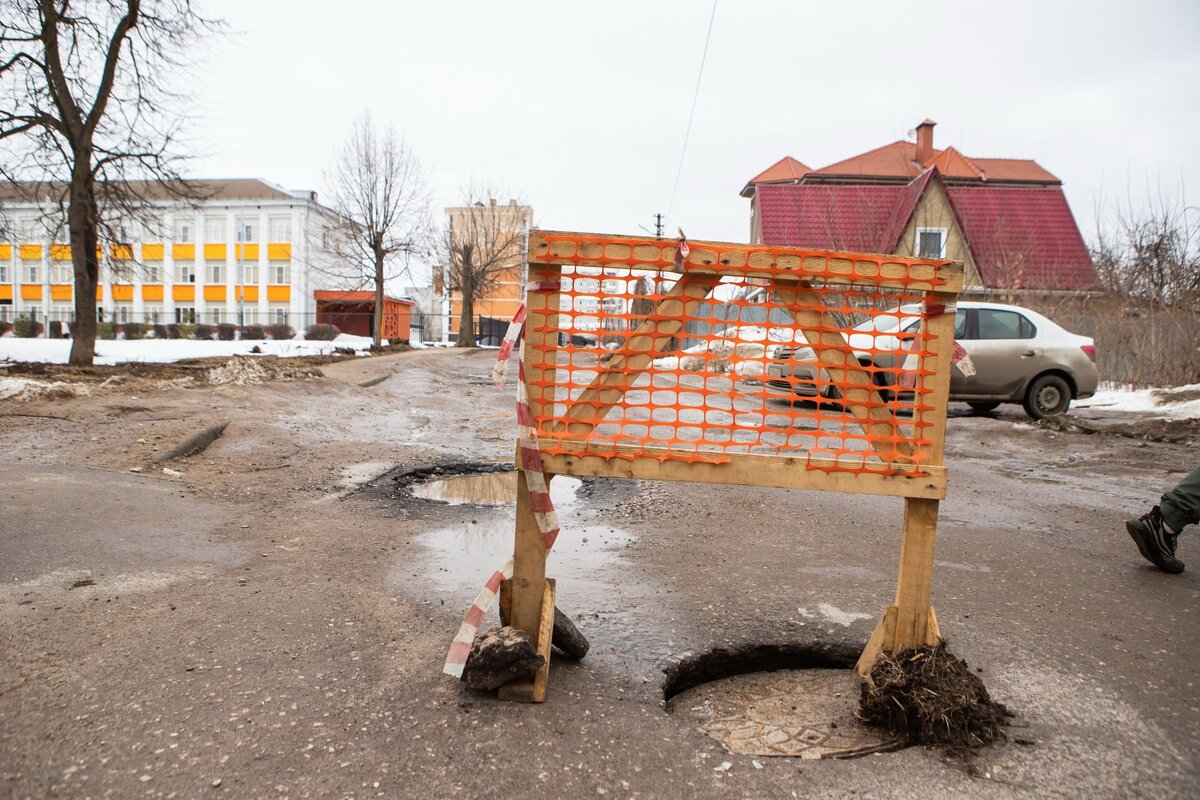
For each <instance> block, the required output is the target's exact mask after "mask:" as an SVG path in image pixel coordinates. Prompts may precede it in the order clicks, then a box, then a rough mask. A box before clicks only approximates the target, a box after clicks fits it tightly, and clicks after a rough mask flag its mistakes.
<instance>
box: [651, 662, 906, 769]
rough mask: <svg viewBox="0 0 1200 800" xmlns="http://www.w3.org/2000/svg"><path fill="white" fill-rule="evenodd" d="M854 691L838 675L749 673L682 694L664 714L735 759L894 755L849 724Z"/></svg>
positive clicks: (890, 741)
mask: <svg viewBox="0 0 1200 800" xmlns="http://www.w3.org/2000/svg"><path fill="white" fill-rule="evenodd" d="M859 684H860V679H859V677H858V676H857V675H855V674H854V673H853V672H851V671H850V670H845V669H806V670H779V671H778V672H751V673H747V674H744V675H735V676H733V677H729V678H723V679H721V680H717V681H712V682H711V683H704V684H701V685H699V686H696V687H694V688H692V689H688V690H687V691H686V692H683V693H681V694H678V695H676V696H675V697H674V698H672V699H671V701H670V704H669V705H668V710H669V711H671V712H672V713H674V714H675V715H677V716H679V717H682V718H684V719H691V720H694V721H695V722H697V723H698V724H699V726H700V729H701V730H702V731H704V732H705V733H707V734H708V735H709V736H711V737H713V738H714V739H716V740H717V741H719V742H721V744H723V745H724V746H725V748H726V749H727V750H729V751H730V752H731V753H740V754H743V755H752V756H793V757H799V758H851V757H853V756H861V755H866V754H867V753H877V752H880V751H883V750H893V749H895V748H897V747H900V746H901V745H902V744H903V742H902V741H901V739H899V738H898V737H895V736H890V735H888V734H886V733H883V732H881V731H878V730H876V729H874V728H871V727H869V726H867V725H865V724H863V723H862V722H861V721H859V720H858V718H857V717H855V716H854V709H855V707H856V706H857V705H858V696H859Z"/></svg>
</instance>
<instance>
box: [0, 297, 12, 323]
mask: <svg viewBox="0 0 1200 800" xmlns="http://www.w3.org/2000/svg"><path fill="white" fill-rule="evenodd" d="M12 320H13V307H12V300H0V322H12Z"/></svg>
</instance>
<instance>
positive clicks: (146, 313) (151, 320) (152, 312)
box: [142, 305, 163, 325]
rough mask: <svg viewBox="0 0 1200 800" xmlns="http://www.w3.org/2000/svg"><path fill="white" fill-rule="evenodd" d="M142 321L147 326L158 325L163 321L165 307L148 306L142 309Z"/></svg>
mask: <svg viewBox="0 0 1200 800" xmlns="http://www.w3.org/2000/svg"><path fill="white" fill-rule="evenodd" d="M142 319H143V321H144V322H145V323H146V324H147V325H157V324H159V323H160V322H162V319H163V307H162V306H160V305H146V306H144V307H143V308H142Z"/></svg>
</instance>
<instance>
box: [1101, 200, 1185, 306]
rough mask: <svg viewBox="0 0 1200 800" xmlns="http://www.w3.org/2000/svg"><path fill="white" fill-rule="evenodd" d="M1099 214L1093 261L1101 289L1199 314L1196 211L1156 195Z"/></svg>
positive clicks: (1182, 203) (1178, 201)
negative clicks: (1140, 205)
mask: <svg viewBox="0 0 1200 800" xmlns="http://www.w3.org/2000/svg"><path fill="white" fill-rule="evenodd" d="M1104 216H1105V217H1106V218H1104V219H1101V215H1099V214H1098V215H1097V219H1098V220H1100V221H1098V222H1097V233H1096V245H1095V247H1094V248H1092V258H1093V260H1094V261H1095V262H1096V271H1097V273H1098V274H1099V277H1100V281H1101V283H1102V284H1103V285H1104V288H1105V289H1107V290H1109V291H1111V292H1115V293H1116V294H1118V295H1120V296H1123V297H1131V298H1138V299H1142V300H1148V301H1151V302H1154V303H1157V304H1160V305H1163V306H1178V307H1181V308H1190V309H1193V310H1200V224H1197V223H1198V220H1197V217H1200V209H1198V208H1196V207H1195V206H1188V205H1186V203H1185V202H1184V200H1183V197H1182V195H1181V196H1180V197H1179V198H1178V199H1175V198H1170V197H1165V196H1160V197H1158V198H1157V199H1152V200H1151V202H1150V203H1148V204H1147V206H1146V207H1145V209H1144V210H1142V211H1140V212H1139V211H1135V210H1134V209H1133V205H1132V203H1130V202H1127V203H1126V204H1125V205H1124V206H1123V207H1122V206H1120V205H1116V206H1114V207H1113V210H1112V212H1111V214H1108V215H1104Z"/></svg>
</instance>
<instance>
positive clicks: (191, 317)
mask: <svg viewBox="0 0 1200 800" xmlns="http://www.w3.org/2000/svg"><path fill="white" fill-rule="evenodd" d="M175 322H177V323H179V324H181V325H183V324H187V325H194V324H196V309H195V308H194V307H192V306H175Z"/></svg>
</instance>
